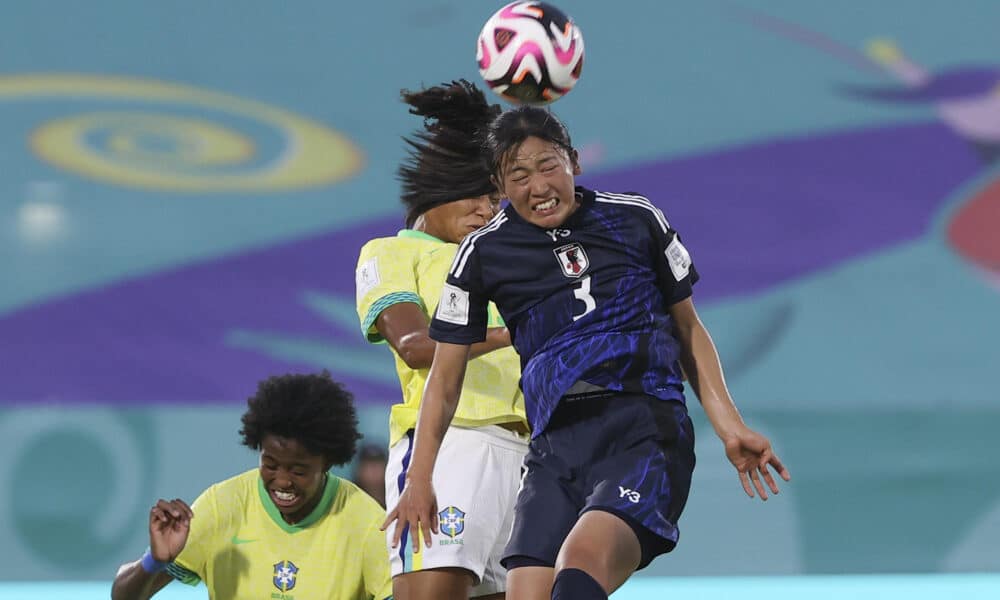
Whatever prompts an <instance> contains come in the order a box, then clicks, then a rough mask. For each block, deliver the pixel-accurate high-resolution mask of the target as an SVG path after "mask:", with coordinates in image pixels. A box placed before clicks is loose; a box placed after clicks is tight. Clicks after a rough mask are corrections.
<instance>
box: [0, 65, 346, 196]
mask: <svg viewBox="0 0 1000 600" xmlns="http://www.w3.org/2000/svg"><path fill="white" fill-rule="evenodd" d="M53 97H61V98H65V99H67V100H73V101H76V102H79V101H81V100H94V101H107V102H127V103H128V104H129V106H130V109H128V110H103V111H95V112H87V113H82V114H81V113H77V114H74V115H69V116H66V117H63V118H58V119H55V120H53V121H50V122H48V123H45V124H43V125H42V126H40V127H39V128H37V129H36V130H35V131H34V133H33V134H32V136H31V147H32V149H33V150H34V151H35V153H36V154H37V155H38V156H39V157H41V158H42V159H43V160H46V161H48V162H50V163H52V164H54V165H56V166H58V167H61V168H63V169H66V170H68V171H72V172H74V173H78V174H80V175H83V176H86V177H90V178H93V179H97V180H100V181H105V182H110V183H115V184H119V185H127V186H133V187H140V188H147V189H156V190H170V191H181V192H231V191H256V192H271V191H278V190H288V189H296V188H305V187H316V186H322V185H328V184H331V183H334V182H336V181H339V180H342V179H344V178H346V177H349V176H351V175H353V174H355V173H357V172H358V171H359V170H360V169H361V167H362V165H363V159H362V156H361V152H360V150H359V149H358V148H357V147H356V146H355V145H354V144H352V143H351V141H350V140H348V139H347V138H346V137H344V136H343V135H341V134H339V133H337V132H336V131H333V130H332V129H329V128H327V127H326V126H324V125H323V124H321V123H318V122H316V121H313V120H310V119H307V118H304V117H301V116H298V115H295V114H293V113H291V112H289V111H286V110H284V109H281V108H277V107H274V106H270V105H267V104H264V103H261V102H256V101H252V100H246V99H243V98H238V97H235V96H230V95H227V94H222V93H218V92H212V91H208V90H202V89H199V88H196V87H193V86H188V85H182V84H175V83H166V82H161V81H154V80H144V79H126V78H118V77H100V76H87V75H73V74H67V75H21V76H12V77H0V100H5V99H8V100H10V99H17V100H31V99H35V98H45V99H51V98H53ZM137 102H149V103H150V104H155V106H156V108H155V109H149V110H146V109H136V108H131V107H133V106H135V104H136V103H137ZM175 108H176V112H171V110H173V109H175ZM199 112H201V113H202V114H198V113H199ZM208 113H217V114H219V115H220V116H222V117H226V118H222V119H211V118H210V117H209V116H208ZM240 124H243V125H244V126H246V125H247V124H249V125H252V126H253V128H255V129H262V130H264V131H267V132H268V135H270V136H271V137H272V138H274V139H277V140H278V142H277V146H278V149H277V150H273V151H271V152H270V153H269V154H268V155H265V154H264V153H262V152H261V144H259V143H257V140H256V138H255V136H254V135H253V134H248V133H246V132H243V131H241V130H240ZM244 128H246V127H244ZM270 145H271V146H274V145H275V143H274V142H272V143H271V144H270Z"/></svg>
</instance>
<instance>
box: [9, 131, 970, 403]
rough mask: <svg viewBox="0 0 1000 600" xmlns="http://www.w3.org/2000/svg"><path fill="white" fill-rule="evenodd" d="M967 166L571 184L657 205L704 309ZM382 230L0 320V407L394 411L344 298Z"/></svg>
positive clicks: (892, 164) (897, 138)
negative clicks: (313, 388) (266, 390)
mask: <svg viewBox="0 0 1000 600" xmlns="http://www.w3.org/2000/svg"><path fill="white" fill-rule="evenodd" d="M928 157H933V160H928ZM917 163H919V164H921V165H922V166H921V168H920V169H915V168H914V164H917ZM981 165H982V163H981V161H980V160H978V159H977V157H976V155H975V153H974V152H973V151H972V150H971V149H970V148H969V147H968V145H966V144H965V143H963V141H962V140H961V139H959V138H958V137H956V136H955V135H954V134H953V133H952V131H951V130H950V129H949V128H947V127H945V126H943V125H939V124H914V125H903V126H895V127H891V128H878V129H868V130H861V131H854V132H844V133H835V134H829V135H824V136H821V137H811V138H803V139H794V140H775V141H771V142H765V143H760V144H755V145H750V146H746V147H744V148H738V149H728V150H724V151H719V152H717V153H712V154H707V155H702V156H695V157H689V158H682V159H678V160H672V161H667V162H662V163H650V164H646V165H640V166H635V167H631V168H627V169H623V170H620V171H615V172H609V173H603V174H596V175H592V176H590V177H585V178H583V179H582V182H583V183H585V184H587V185H591V186H593V187H598V188H602V189H607V190H611V191H638V192H641V193H644V194H646V195H648V196H649V197H650V198H651V199H653V200H654V202H656V203H657V204H658V205H660V206H661V207H662V208H663V209H664V210H665V212H666V213H667V215H668V218H669V219H670V220H671V221H672V222H673V224H674V225H675V226H676V227H677V228H678V230H680V231H681V233H682V235H684V236H685V241H686V243H687V245H688V246H689V247H690V249H691V251H692V254H693V256H694V259H695V260H696V261H697V264H698V266H699V270H700V271H702V272H703V273H704V275H705V276H704V280H703V282H702V283H700V284H699V286H698V290H697V295H698V299H699V301H700V302H702V303H704V302H706V301H711V300H719V299H723V298H726V297H731V296H734V295H741V294H749V293H753V292H759V291H762V290H766V289H768V288H770V287H773V286H775V285H779V284H781V283H783V282H787V281H789V280H792V279H794V278H796V277H801V276H803V275H806V274H808V273H810V272H814V271H816V270H818V269H823V268H827V267H832V266H834V265H836V264H838V263H840V262H842V261H845V260H848V259H851V258H854V257H858V256H861V255H864V254H866V253H870V252H874V251H877V250H879V249H882V248H886V247H889V246H891V245H893V244H896V243H899V242H902V241H906V240H911V239H915V238H917V237H919V236H921V235H923V234H924V233H925V232H926V231H927V228H928V226H929V223H930V221H931V219H932V216H933V215H934V214H935V212H936V211H937V210H938V209H939V207H940V204H941V202H942V200H943V199H944V198H946V197H947V196H948V195H949V194H950V193H952V192H953V191H954V190H955V189H956V188H957V187H958V186H959V185H961V184H962V183H963V182H965V181H967V180H968V179H969V178H970V177H971V176H973V175H974V174H975V173H976V172H977V171H978V170H979V169H980V168H981ZM398 223H399V220H398V219H396V218H391V219H383V220H379V221H374V222H370V223H366V224H364V225H361V226H353V227H351V228H349V229H345V230H342V231H333V232H330V233H328V234H325V235H321V236H317V237H314V238H311V239H306V240H300V241H295V242H291V243H288V244H284V245H280V246H276V247H273V248H269V249H265V250H260V251H254V252H250V253H246V254H242V255H239V256H235V257H229V258H221V259H217V260H212V261H207V262H205V263H201V264H197V265H192V266H187V267H181V268H178V269H174V270H170V271H167V272H163V273H158V274H153V275H148V276H142V277H139V278H137V279H133V280H129V281H124V282H120V283H116V284H113V285H110V286H107V287H104V288H101V289H96V290H92V291H89V292H85V293H81V294H76V295H73V296H70V297H66V298H62V299H58V300H54V301H50V302H46V303H42V304H38V305H34V306H30V307H27V308H24V309H22V310H19V311H16V312H14V313H12V314H8V315H6V316H5V317H3V318H2V319H0V339H2V340H3V341H4V343H3V344H2V345H0V379H2V381H3V386H2V388H0V401H2V402H3V403H4V404H8V405H9V404H21V403H40V402H51V403H101V404H115V405H129V404H158V403H195V404H201V403H242V402H243V400H244V399H245V398H246V397H247V396H248V395H249V394H250V393H252V391H253V386H254V384H255V382H256V381H257V380H259V379H261V378H263V377H266V376H268V375H271V374H274V373H281V372H287V371H292V370H298V371H301V370H311V371H312V370H317V369H319V368H324V367H325V368H329V369H330V370H331V371H332V372H333V373H334V376H335V377H337V378H339V379H342V380H344V381H345V382H346V383H347V384H348V385H349V386H350V387H351V389H352V390H354V391H355V394H356V395H357V397H358V399H359V401H361V402H365V401H367V400H369V399H371V400H376V401H379V402H386V401H391V400H394V399H395V398H397V397H398V394H399V391H398V387H397V386H398V384H397V383H396V380H395V373H394V369H393V365H392V360H391V357H390V356H389V355H388V353H387V351H385V350H384V348H374V347H371V346H368V345H367V344H366V343H365V342H364V340H363V338H362V336H361V333H360V329H359V326H358V324H357V317H356V315H355V314H354V313H353V299H354V266H355V263H356V259H357V253H358V250H359V249H360V247H361V245H362V244H363V243H364V242H365V241H366V240H368V239H369V238H371V237H374V236H381V235H393V234H394V233H395V231H396V229H397V227H398Z"/></svg>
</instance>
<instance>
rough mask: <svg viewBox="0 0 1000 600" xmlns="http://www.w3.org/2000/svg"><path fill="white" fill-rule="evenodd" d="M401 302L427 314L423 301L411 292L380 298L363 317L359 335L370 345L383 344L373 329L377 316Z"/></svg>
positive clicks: (376, 331) (383, 341) (396, 293)
mask: <svg viewBox="0 0 1000 600" xmlns="http://www.w3.org/2000/svg"><path fill="white" fill-rule="evenodd" d="M402 302H412V303H414V304H416V305H417V306H419V307H420V310H422V311H424V312H427V307H426V306H424V301H423V300H421V299H420V296H418V295H416V294H414V293H413V292H393V293H391V294H388V295H386V296H382V297H381V298H379V299H378V300H376V301H375V304H372V307H371V308H370V309H368V315H367V316H366V317H365V320H364V322H362V323H361V333H363V334H365V338H366V339H367V340H368V341H369V342H371V343H372V344H384V343H386V342H385V338H384V337H382V334H380V333H379V332H378V329H375V321H376V320H377V319H378V316H379V315H380V314H382V311H383V310H385V309H387V308H389V307H390V306H392V305H393V304H400V303H402Z"/></svg>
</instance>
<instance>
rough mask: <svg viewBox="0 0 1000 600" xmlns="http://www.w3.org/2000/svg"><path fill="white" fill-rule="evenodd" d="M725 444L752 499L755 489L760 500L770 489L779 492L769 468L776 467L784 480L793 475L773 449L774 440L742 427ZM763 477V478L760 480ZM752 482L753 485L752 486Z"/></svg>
mask: <svg viewBox="0 0 1000 600" xmlns="http://www.w3.org/2000/svg"><path fill="white" fill-rule="evenodd" d="M722 441H723V443H724V444H725V446H726V456H727V457H728V458H729V462H731V463H733V466H734V467H736V470H737V471H738V472H739V474H740V483H742V484H743V491H745V492H746V493H747V496H750V497H751V498H753V496H754V489H756V490H757V495H759V496H760V499H761V500H767V489H765V487H764V484H765V483H766V484H767V488H769V489H770V490H771V493H772V494H777V493H778V483H777V482H776V481H775V480H774V476H773V475H772V474H771V471H770V469H772V468H773V469H774V470H775V471H776V472H777V473H778V475H779V476H781V478H782V479H784V480H785V481H790V480H791V478H792V476H791V474H790V473H789V472H788V469H786V468H785V466H784V465H783V464H781V461H780V460H779V459H778V456H777V455H776V454H775V453H774V451H773V450H772V449H771V442H770V440H768V439H767V438H766V437H764V436H763V435H761V434H759V433H757V432H756V431H754V430H752V429H750V428H748V427H743V428H742V429H740V430H738V431H737V432H736V433H733V434H731V435H729V436H727V437H725V438H723V440H722ZM761 478H763V481H761ZM751 483H752V485H751Z"/></svg>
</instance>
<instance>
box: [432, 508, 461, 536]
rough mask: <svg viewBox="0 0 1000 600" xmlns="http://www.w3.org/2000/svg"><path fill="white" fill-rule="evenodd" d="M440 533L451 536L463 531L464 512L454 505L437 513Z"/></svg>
mask: <svg viewBox="0 0 1000 600" xmlns="http://www.w3.org/2000/svg"><path fill="white" fill-rule="evenodd" d="M438 520H439V523H440V527H441V533H443V534H445V535H446V536H448V537H450V538H453V537H455V536H457V535H459V534H461V533H462V532H463V531H465V513H464V512H462V511H461V510H459V509H458V508H456V507H454V506H449V507H448V508H446V509H444V510H442V511H441V512H439V513H438Z"/></svg>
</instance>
